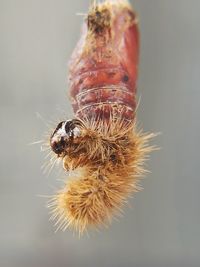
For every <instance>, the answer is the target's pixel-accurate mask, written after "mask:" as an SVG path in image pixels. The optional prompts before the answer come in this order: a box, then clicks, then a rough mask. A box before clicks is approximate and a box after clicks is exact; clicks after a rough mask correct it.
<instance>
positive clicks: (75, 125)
mask: <svg viewBox="0 0 200 267" xmlns="http://www.w3.org/2000/svg"><path fill="white" fill-rule="evenodd" d="M83 132H84V125H83V123H82V122H81V121H80V120H77V119H73V120H67V121H61V122H60V123H59V124H58V125H57V127H56V129H55V130H54V132H53V133H52V135H51V137H50V146H51V149H52V151H53V152H54V153H56V154H57V155H58V156H59V157H62V156H65V155H66V154H67V151H69V149H70V148H73V146H75V145H77V144H78V143H80V141H81V139H82V137H83Z"/></svg>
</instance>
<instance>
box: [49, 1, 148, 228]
mask: <svg viewBox="0 0 200 267" xmlns="http://www.w3.org/2000/svg"><path fill="white" fill-rule="evenodd" d="M138 58H139V32H138V19H137V16H136V14H135V12H134V11H133V10H132V8H131V6H130V5H129V3H128V2H127V1H125V0H124V1H123V0H121V1H105V2H103V3H101V4H94V5H92V6H91V8H90V10H89V13H88V15H87V18H86V20H85V23H84V26H83V30H82V35H81V39H80V41H79V43H78V45H77V47H76V49H75V51H74V53H73V55H72V58H71V61H70V77H69V80H70V99H71V103H72V106H73V110H74V113H75V117H74V118H73V119H72V120H67V121H62V122H60V123H59V124H58V126H57V127H56V129H55V130H54V131H53V133H52V135H51V137H50V146H51V149H52V151H53V152H54V153H55V154H57V157H58V158H60V159H61V160H62V162H63V167H64V169H65V170H66V171H70V170H73V171H75V170H78V172H77V173H78V174H75V175H74V177H70V179H69V178H68V180H67V181H66V185H65V187H64V189H62V190H60V191H59V192H58V193H57V194H56V195H55V196H54V197H53V198H52V200H51V201H50V204H49V206H50V207H51V209H52V219H56V220H57V223H56V224H57V225H58V228H62V229H66V228H67V227H68V226H72V227H74V228H75V229H77V230H78V231H79V232H80V233H81V232H83V231H84V230H86V229H87V228H88V227H90V226H95V227H98V226H100V225H102V224H105V223H107V222H109V221H110V219H111V218H112V216H113V215H115V214H116V213H117V211H119V210H120V209H121V208H122V206H123V204H124V202H126V200H127V197H128V196H129V195H130V193H132V192H134V191H137V190H138V187H137V181H138V179H139V177H140V176H141V175H143V174H144V169H143V162H144V160H145V156H146V154H147V153H148V152H150V151H151V150H152V147H149V146H148V145H147V142H148V140H149V139H150V138H151V137H152V136H153V135H152V134H148V135H145V134H142V133H141V131H140V132H138V131H137V130H136V122H135V121H136V119H135V111H136V87H137V78H138ZM77 175H78V177H77ZM72 176H73V175H72Z"/></svg>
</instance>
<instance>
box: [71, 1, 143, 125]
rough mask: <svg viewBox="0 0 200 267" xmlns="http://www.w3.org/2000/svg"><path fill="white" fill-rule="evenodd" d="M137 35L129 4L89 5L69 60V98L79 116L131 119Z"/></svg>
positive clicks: (134, 18) (133, 102)
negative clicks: (89, 8)
mask: <svg viewBox="0 0 200 267" xmlns="http://www.w3.org/2000/svg"><path fill="white" fill-rule="evenodd" d="M138 39H139V34H138V27H137V21H136V16H135V14H134V13H133V11H132V10H131V8H130V6H129V5H124V6H123V7H121V8H120V9H119V8H117V6H116V5H113V7H112V8H110V6H109V9H106V8H105V5H104V9H102V10H101V8H98V9H97V8H96V9H95V8H93V9H92V10H91V11H90V13H89V16H88V18H87V25H85V26H84V29H83V34H82V38H81V40H80V42H79V44H78V46H77V48H76V49H75V51H74V54H73V56H72V60H71V62H70V97H71V101H72V106H73V110H74V112H75V114H76V116H77V117H79V118H84V117H87V118H91V117H95V118H98V119H102V120H104V119H108V118H109V117H110V116H116V117H119V116H120V117H122V118H123V119H125V120H133V118H134V115H135V108H136V99H135V97H136V86H137V72H138V70H137V66H138V54H139V41H138Z"/></svg>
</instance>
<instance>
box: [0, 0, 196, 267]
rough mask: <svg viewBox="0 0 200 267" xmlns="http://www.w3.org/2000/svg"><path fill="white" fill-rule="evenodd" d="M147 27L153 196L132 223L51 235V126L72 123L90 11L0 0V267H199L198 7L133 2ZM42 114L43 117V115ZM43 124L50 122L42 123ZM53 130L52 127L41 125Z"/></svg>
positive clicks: (83, 0) (141, 196) (146, 114)
mask: <svg viewBox="0 0 200 267" xmlns="http://www.w3.org/2000/svg"><path fill="white" fill-rule="evenodd" d="M132 2H134V3H133V4H134V6H135V9H136V10H137V12H138V13H139V15H140V21H141V41H142V42H141V64H140V79H139V89H138V96H141V102H140V107H139V111H138V118H139V121H140V122H141V125H142V126H143V128H144V130H146V131H155V132H162V135H160V136H159V137H157V138H156V140H155V141H154V143H155V144H157V145H158V146H160V147H162V150H161V151H159V152H154V153H153V154H152V156H151V159H150V161H149V164H148V166H149V169H150V170H151V174H149V175H148V177H147V178H146V179H144V180H143V181H142V182H141V184H142V186H143V187H144V190H143V191H142V192H140V193H138V194H136V195H135V197H134V198H133V199H132V200H131V201H130V206H131V208H130V207H127V208H126V209H125V212H124V216H123V218H121V219H120V220H119V221H114V222H113V224H112V226H111V227H110V228H108V229H103V230H101V231H100V232H92V233H91V234H90V236H89V237H88V236H87V235H86V236H84V237H82V238H81V239H79V238H78V237H77V236H76V235H74V234H73V233H72V232H71V231H70V230H67V231H66V232H65V233H63V232H57V233H56V234H55V233H54V231H55V228H54V227H53V224H52V223H51V222H49V221H48V219H49V215H48V210H47V209H46V208H45V205H46V204H45V203H46V199H45V198H42V197H39V196H38V195H51V194H53V193H54V192H55V191H56V190H57V189H58V188H60V187H61V185H62V182H58V181H56V180H57V179H58V178H60V179H62V178H63V177H64V174H63V173H61V174H60V176H59V175H58V173H59V168H55V169H54V171H53V172H52V173H51V174H50V175H49V176H47V175H44V174H43V172H42V170H41V165H42V164H43V162H44V156H45V154H44V153H41V152H40V145H34V146H29V145H28V144H29V143H31V142H34V141H37V140H40V139H42V138H43V134H44V132H45V131H46V130H47V126H46V125H45V122H44V121H46V122H48V121H49V120H54V121H55V118H59V117H62V116H63V114H65V115H66V116H69V117H70V114H71V108H70V105H69V102H68V100H67V97H66V92H67V88H68V85H67V62H68V60H69V57H70V54H71V52H72V50H73V48H74V46H75V44H76V42H77V40H78V37H79V33H80V26H81V23H82V20H83V17H81V16H77V15H76V13H86V12H87V8H88V5H89V0H88V1H87V0H73V1H68V0H0V125H1V139H0V140H1V141H0V142H1V153H0V157H1V158H0V210H1V218H0V266H1V267H18V266H19V267H27V266H28V267H55V266H56V267H64V266H65V267H103V266H105V267H122V266H123V267H170V266H171V267H172V266H173V267H174V266H181V267H188V266H192V267H193V266H200V208H199V204H200V203H199V201H200V196H199V190H200V175H199V166H200V162H199V150H200V140H199V137H200V125H199V114H200V104H199V103H200V89H199V88H200V13H199V10H200V1H199V0H190V1H188V0H175V1H174V0H162V1H160V0H135V1H132ZM37 114H40V116H38V115H37ZM40 117H42V118H44V119H41V118H40ZM43 120H44V121H43Z"/></svg>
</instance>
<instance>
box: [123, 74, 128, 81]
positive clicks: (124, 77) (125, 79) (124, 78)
mask: <svg viewBox="0 0 200 267" xmlns="http://www.w3.org/2000/svg"><path fill="white" fill-rule="evenodd" d="M122 81H123V82H124V83H127V82H128V81H129V77H128V75H126V74H125V75H124V76H123V77H122Z"/></svg>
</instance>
